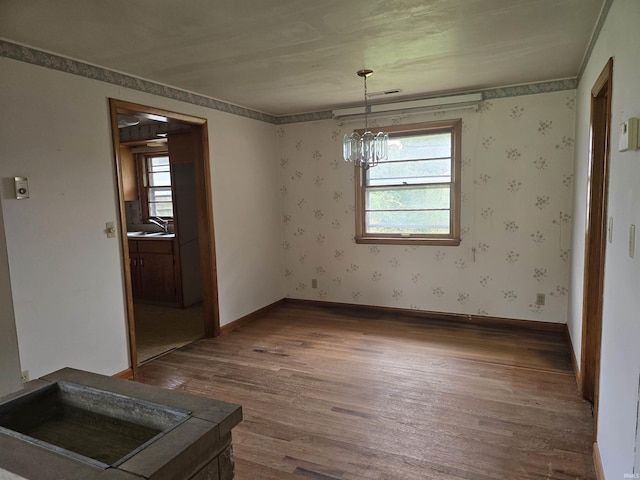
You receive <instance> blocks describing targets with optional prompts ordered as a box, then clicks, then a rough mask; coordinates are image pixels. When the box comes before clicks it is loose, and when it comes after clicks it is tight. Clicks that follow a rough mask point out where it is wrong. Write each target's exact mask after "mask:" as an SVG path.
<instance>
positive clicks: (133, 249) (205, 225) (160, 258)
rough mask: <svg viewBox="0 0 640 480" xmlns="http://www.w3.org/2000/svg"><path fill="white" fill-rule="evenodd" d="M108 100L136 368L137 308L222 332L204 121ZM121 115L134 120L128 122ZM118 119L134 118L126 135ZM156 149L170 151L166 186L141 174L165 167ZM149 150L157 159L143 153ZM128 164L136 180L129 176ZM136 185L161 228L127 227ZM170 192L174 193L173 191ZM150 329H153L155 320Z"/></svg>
mask: <svg viewBox="0 0 640 480" xmlns="http://www.w3.org/2000/svg"><path fill="white" fill-rule="evenodd" d="M109 103H110V111H111V130H112V138H113V146H114V155H115V167H116V175H117V186H118V201H119V206H120V232H121V243H122V252H123V253H122V261H123V271H124V284H125V295H126V306H127V321H128V331H129V351H130V358H131V369H132V373H133V375H134V376H135V374H136V372H137V367H138V365H139V363H140V360H141V359H140V358H139V355H138V349H137V345H138V341H137V338H136V332H137V331H138V332H141V328H136V327H141V325H136V315H138V316H142V315H145V316H146V317H150V318H151V319H152V320H153V319H154V318H160V315H163V314H168V317H167V318H168V321H170V322H171V321H173V322H174V324H179V323H180V318H185V317H181V316H180V315H177V314H178V313H180V314H181V315H189V316H191V317H193V316H194V315H196V316H198V317H199V319H200V322H201V323H200V326H201V332H202V334H203V335H204V336H205V337H214V336H217V335H219V332H220V322H219V310H218V289H217V276H216V265H215V241H214V228H213V208H212V199H211V176H210V166H209V147H208V135H207V121H206V120H205V119H202V118H198V117H193V116H190V115H184V114H180V113H176V112H171V111H166V110H162V109H157V108H154V107H148V106H145V105H139V104H134V103H129V102H124V101H120V100H115V99H110V100H109ZM123 119H125V120H131V119H134V121H131V122H130V123H131V125H128V124H126V122H123ZM119 121H120V128H119V125H118V124H119ZM136 122H137V123H136ZM134 124H135V125H134ZM123 125H127V127H129V126H130V127H134V126H135V128H132V129H131V130H129V131H128V137H127V138H126V141H124V140H123V137H125V135H124V133H123V132H124V128H123ZM136 135H137V137H136ZM163 143H164V145H165V147H164V150H163V149H162V144H163ZM154 149H157V150H155V151H154ZM171 150H173V151H171ZM158 151H166V152H169V153H167V154H166V156H167V157H168V158H169V162H170V170H169V169H168V168H167V170H166V172H169V174H170V176H171V185H170V186H169V187H167V186H166V185H160V187H157V188H156V186H157V185H159V183H158V182H155V181H150V180H149V179H148V178H146V177H145V178H144V179H143V176H144V175H147V176H148V175H155V177H154V179H155V178H161V177H163V173H162V168H163V166H165V165H164V164H166V163H167V162H166V160H164V158H165V157H164V156H163V154H157V152H158ZM170 151H171V152H170ZM134 152H135V155H134V159H133V165H134V166H133V167H131V164H132V162H131V161H130V160H131V159H130V158H128V157H130V156H131V154H133V153H134ZM149 152H151V153H149ZM147 157H148V158H150V159H155V160H149V161H147V160H146V158H147ZM156 167H157V169H155V170H154V168H156ZM132 168H133V169H134V175H135V177H136V182H132V181H131V170H132ZM145 169H148V170H145ZM149 172H152V173H149ZM155 172H159V173H157V174H156V173H155ZM166 172H165V173H164V177H166V175H167V173H166ZM160 183H161V182H160ZM136 188H137V193H138V195H139V196H140V202H139V203H140V204H143V203H146V207H145V208H146V210H145V208H142V210H145V212H144V215H143V218H144V222H147V223H151V222H152V220H153V222H152V223H154V225H155V226H157V228H158V229H159V230H153V231H149V230H150V229H146V228H145V229H144V230H143V231H140V232H128V231H127V230H128V229H127V226H128V223H129V224H130V223H131V222H130V214H131V212H128V211H127V210H128V208H129V207H131V202H128V201H127V200H125V199H126V198H129V197H128V195H131V192H132V189H136ZM167 195H173V199H172V198H171V197H167ZM143 199H144V201H143ZM154 202H155V203H154ZM163 204H164V206H163ZM171 205H172V206H173V207H175V209H176V212H175V215H173V214H171V215H170V214H168V213H166V207H167V206H171ZM158 214H160V215H158ZM128 215H129V217H128ZM180 217H182V219H183V221H182V222H181V221H180ZM128 218H129V222H128ZM132 235H136V236H132ZM159 240H165V241H159ZM171 282H173V283H171ZM140 298H142V300H139V299H140ZM134 300H137V301H135V302H134ZM171 308H172V309H173V311H171V310H170V309H171ZM163 312H164V313H163ZM176 315H177V319H178V320H177V322H176ZM141 319H142V317H141ZM139 323H141V322H139ZM147 330H149V331H153V332H154V334H155V333H158V332H157V330H158V329H155V328H153V327H152V328H150V329H149V328H147Z"/></svg>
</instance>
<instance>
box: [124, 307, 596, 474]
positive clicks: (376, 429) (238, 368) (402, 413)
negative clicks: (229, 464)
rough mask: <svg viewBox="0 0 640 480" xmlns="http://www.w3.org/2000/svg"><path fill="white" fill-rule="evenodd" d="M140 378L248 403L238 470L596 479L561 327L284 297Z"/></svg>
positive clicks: (145, 369)
mask: <svg viewBox="0 0 640 480" xmlns="http://www.w3.org/2000/svg"><path fill="white" fill-rule="evenodd" d="M137 380H138V381H140V382H144V383H149V384H154V385H159V386H162V387H166V388H171V389H176V390H181V391H185V392H188V393H193V394H197V395H205V396H209V397H213V398H217V399H221V400H226V401H229V402H234V403H239V404H242V406H243V410H244V420H243V422H242V423H241V424H240V425H239V426H238V427H237V428H236V429H235V430H234V438H233V443H234V449H235V459H236V478H237V479H239V480H254V479H256V480H272V479H273V480H286V479H293V478H297V479H299V478H311V479H398V480H411V479H416V480H417V479H420V480H425V479H434V480H454V479H455V480H460V479H465V480H496V479H509V480H511V479H515V480H526V479H542V480H552V479H553V480H576V479H595V474H594V471H593V466H592V465H593V460H592V456H591V449H592V418H591V410H590V406H589V405H588V404H587V403H586V402H584V401H583V400H581V398H580V396H579V394H578V391H577V387H576V382H575V378H574V376H573V373H572V369H571V361H570V357H569V351H568V347H567V345H566V343H565V339H564V337H563V335H562V334H560V333H543V332H531V331H523V330H508V329H506V328H498V327H482V328H480V327H477V326H471V325H463V324H458V323H452V322H444V321H433V322H431V321H430V322H425V321H416V320H412V319H402V318H398V317H394V316H391V315H375V316H374V315H372V314H370V313H368V314H365V313H362V312H360V313H358V311H357V310H347V309H325V308H318V307H306V306H305V307H303V306H294V305H289V304H285V306H283V307H279V308H277V309H276V310H274V311H272V313H270V314H269V315H268V316H267V317H265V318H262V319H260V320H256V321H254V322H253V323H251V324H248V325H245V326H244V327H241V328H240V329H238V330H235V331H233V332H231V333H229V334H227V335H225V336H223V337H220V338H217V339H205V340H200V341H198V342H196V343H195V344H192V345H189V346H187V347H183V348H181V349H179V350H177V351H174V352H173V353H170V354H168V355H166V356H164V357H161V358H159V359H157V360H153V361H151V362H150V363H148V364H146V365H143V366H142V367H141V368H140V373H139V378H137Z"/></svg>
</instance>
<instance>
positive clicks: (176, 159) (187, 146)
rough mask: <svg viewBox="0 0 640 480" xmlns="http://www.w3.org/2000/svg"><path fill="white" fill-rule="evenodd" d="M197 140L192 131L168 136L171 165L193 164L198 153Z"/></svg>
mask: <svg viewBox="0 0 640 480" xmlns="http://www.w3.org/2000/svg"><path fill="white" fill-rule="evenodd" d="M196 140H197V139H196V138H195V136H194V135H192V133H191V131H182V132H175V133H170V134H169V135H167V146H168V149H169V159H170V160H169V161H170V162H171V165H176V164H189V163H193V160H194V158H195V156H196V154H197V152H198V145H197V144H196Z"/></svg>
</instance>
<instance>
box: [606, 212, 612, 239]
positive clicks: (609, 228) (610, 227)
mask: <svg viewBox="0 0 640 480" xmlns="http://www.w3.org/2000/svg"><path fill="white" fill-rule="evenodd" d="M607 231H608V233H609V243H613V217H609V227H607Z"/></svg>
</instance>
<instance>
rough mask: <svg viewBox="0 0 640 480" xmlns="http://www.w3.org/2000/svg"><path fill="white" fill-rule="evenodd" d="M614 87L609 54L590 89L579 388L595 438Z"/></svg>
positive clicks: (611, 60) (611, 62)
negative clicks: (590, 415) (590, 414)
mask: <svg viewBox="0 0 640 480" xmlns="http://www.w3.org/2000/svg"><path fill="white" fill-rule="evenodd" d="M612 88H613V58H610V59H609V61H608V62H607V65H606V66H605V68H604V70H602V73H601V74H600V76H599V77H598V79H597V80H596V82H595V84H594V86H593V88H592V89H591V156H590V159H589V163H590V165H589V184H588V192H587V202H588V203H587V229H586V236H585V257H584V289H583V302H582V354H581V359H580V372H581V375H580V377H581V378H580V389H581V391H582V396H583V397H584V398H585V399H586V400H588V401H589V402H591V403H592V404H593V417H594V439H595V435H596V429H597V425H598V383H599V380H598V379H599V374H600V343H601V342H600V340H601V334H602V303H603V287H604V285H603V284H604V265H605V253H606V244H607V194H608V185H609V145H610V137H611V95H612Z"/></svg>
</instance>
